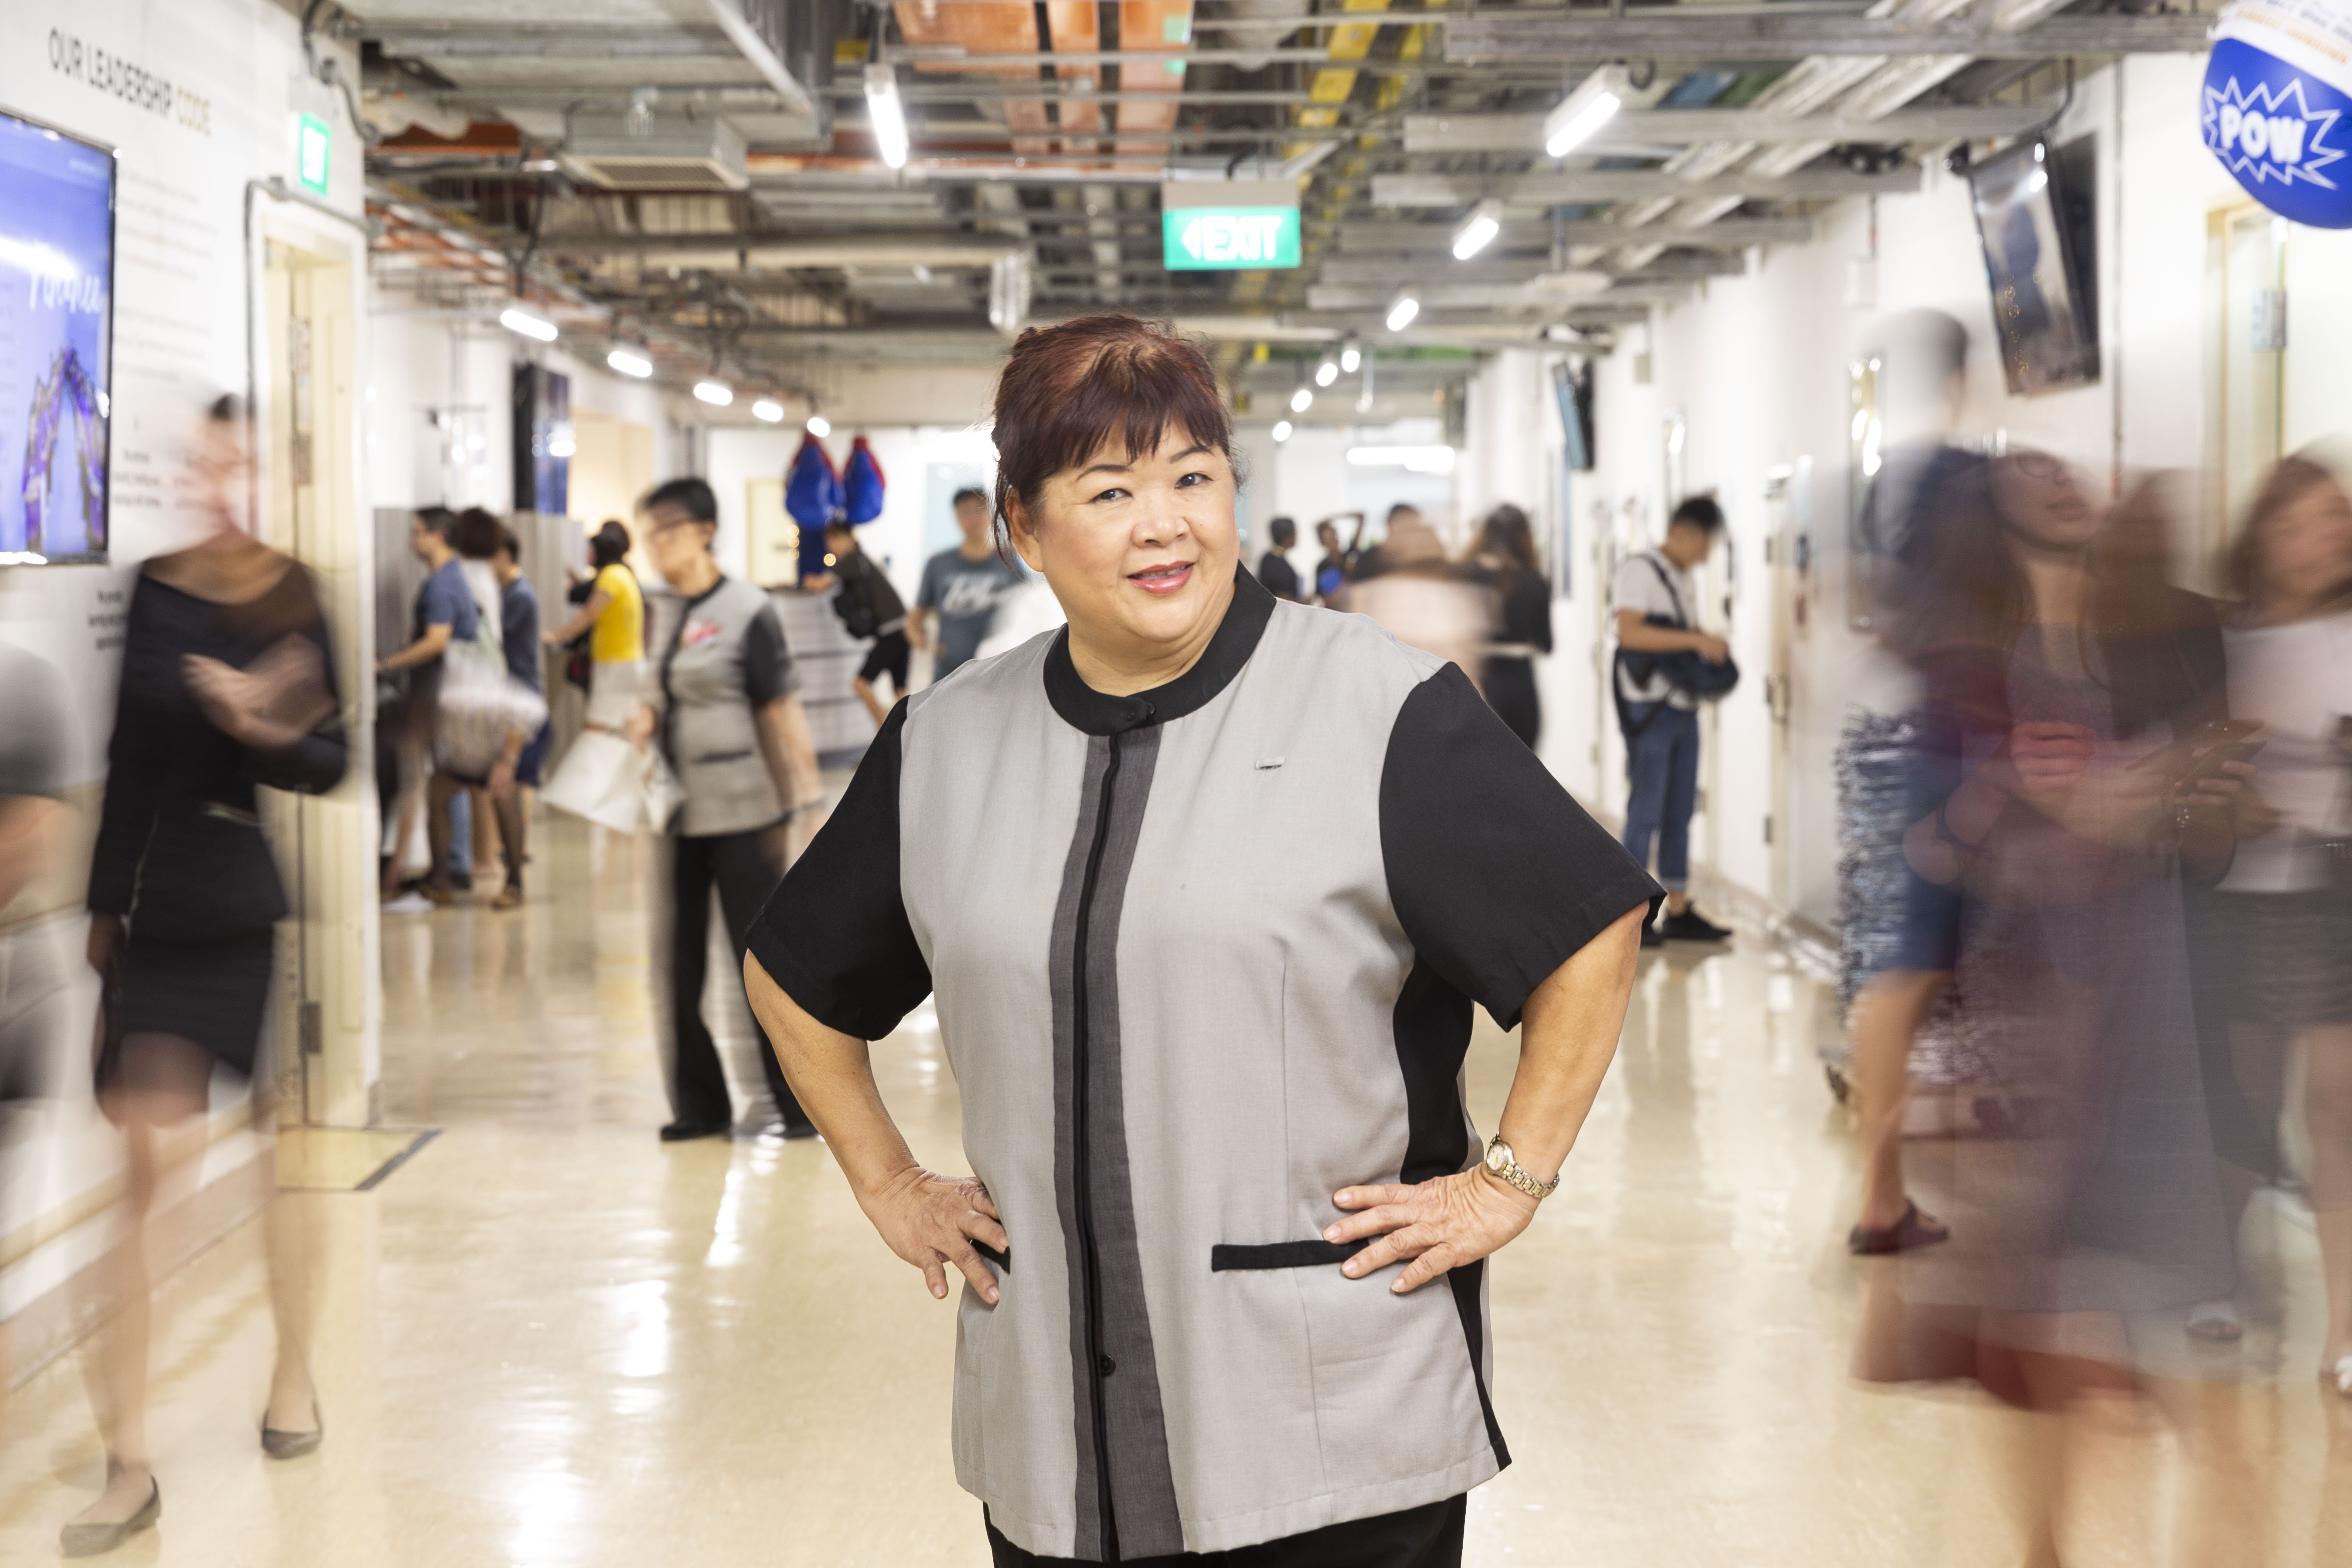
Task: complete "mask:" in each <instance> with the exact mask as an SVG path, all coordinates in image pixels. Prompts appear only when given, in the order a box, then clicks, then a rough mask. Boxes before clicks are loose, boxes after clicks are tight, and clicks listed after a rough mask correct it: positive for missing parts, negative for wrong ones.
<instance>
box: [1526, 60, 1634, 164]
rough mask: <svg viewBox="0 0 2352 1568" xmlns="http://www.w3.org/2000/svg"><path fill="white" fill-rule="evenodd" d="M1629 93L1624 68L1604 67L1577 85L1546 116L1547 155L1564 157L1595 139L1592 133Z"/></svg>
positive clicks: (1545, 147)
mask: <svg viewBox="0 0 2352 1568" xmlns="http://www.w3.org/2000/svg"><path fill="white" fill-rule="evenodd" d="M1628 90H1629V89H1628V88H1627V87H1626V85H1625V74H1624V68H1622V67H1621V66H1602V67H1601V68H1600V69H1598V70H1596V71H1594V72H1593V73H1592V74H1591V76H1589V77H1586V78H1585V79H1583V80H1582V81H1580V82H1579V83H1577V85H1576V90H1575V91H1574V92H1571V93H1570V94H1569V95H1568V96H1567V97H1566V98H1563V99H1561V100H1559V102H1558V103H1557V104H1554V105H1553V106H1552V110H1551V112H1550V113H1549V114H1547V115H1545V116H1544V155H1545V156H1546V157H1550V158H1565V157H1567V156H1568V154H1569V153H1572V152H1574V151H1575V150H1576V149H1577V148H1578V147H1580V146H1581V145H1583V144H1584V143H1585V142H1590V141H1591V140H1592V133H1593V132H1596V131H1598V130H1600V129H1601V127H1602V126H1604V125H1606V124H1608V123H1609V121H1610V117H1611V116H1612V115H1614V114H1615V113H1616V112H1617V110H1618V109H1619V108H1620V107H1622V105H1623V103H1624V101H1625V96H1624V95H1625V93H1626V92H1627V91H1628Z"/></svg>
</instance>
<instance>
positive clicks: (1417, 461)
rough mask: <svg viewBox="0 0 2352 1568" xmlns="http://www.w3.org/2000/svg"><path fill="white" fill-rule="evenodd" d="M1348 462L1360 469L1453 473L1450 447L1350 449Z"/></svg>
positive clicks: (1452, 450)
mask: <svg viewBox="0 0 2352 1568" xmlns="http://www.w3.org/2000/svg"><path fill="white" fill-rule="evenodd" d="M1348 461H1349V462H1350V463H1352V464H1354V465H1355V466H1356V467H1357V468H1402V469H1404V470H1405V471H1406V472H1408V473H1414V474H1450V473H1452V472H1453V471H1454V448H1453V447H1349V448H1348Z"/></svg>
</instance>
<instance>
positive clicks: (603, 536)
mask: <svg viewBox="0 0 2352 1568" xmlns="http://www.w3.org/2000/svg"><path fill="white" fill-rule="evenodd" d="M588 559H589V563H590V564H591V565H592V566H593V568H594V569H595V574H596V575H595V577H594V578H593V580H592V581H591V582H590V584H589V588H588V598H587V601H586V602H585V603H584V604H583V605H581V606H580V608H579V610H578V612H577V613H576V614H574V615H573V616H572V618H571V619H570V620H568V621H566V622H564V623H563V624H562V626H558V627H556V628H555V629H554V630H553V631H551V632H549V633H548V634H547V643H548V646H549V647H562V646H563V645H564V644H565V643H568V642H570V641H571V640H572V638H574V637H578V636H579V635H580V634H581V633H582V632H589V633H590V634H591V635H590V637H589V638H588V713H587V717H586V718H585V720H583V722H584V723H585V724H586V725H587V727H588V728H590V729H592V730H614V731H618V730H623V729H625V728H627V727H628V722H629V715H630V714H631V713H632V712H633V711H635V706H636V701H637V698H638V696H639V694H640V693H641V692H642V691H643V690H644V688H645V672H646V599H645V595H644V593H643V592H642V591H641V590H640V589H639V588H638V586H637V576H636V574H635V573H634V572H632V571H630V570H629V566H628V559H629V531H628V529H627V528H626V527H625V526H624V525H623V524H622V523H621V522H620V521H618V520H615V519H607V520H606V521H605V523H604V527H602V528H600V529H598V530H597V531H596V532H595V535H594V537H593V538H592V539H590V540H589V542H588ZM573 591H574V592H575V593H576V592H577V591H578V590H577V589H575V590H573Z"/></svg>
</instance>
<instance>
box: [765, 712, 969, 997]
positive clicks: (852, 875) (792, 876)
mask: <svg viewBox="0 0 2352 1568" xmlns="http://www.w3.org/2000/svg"><path fill="white" fill-rule="evenodd" d="M906 720H907V705H906V704H905V703H903V702H901V703H899V704H898V705H897V706H896V707H894V708H893V709H891V710H890V716H889V718H888V719H887V720H885V721H883V724H882V732H881V733H880V734H878V735H877V736H875V737H874V743H873V744H872V745H870V746H868V747H867V748H866V758H865V760H864V761H863V762H861V763H858V764H857V773H856V776H855V777H854V778H852V779H851V780H850V781H849V789H848V791H847V793H845V795H843V796H842V797H841V804H840V805H837V806H835V808H834V812H833V816H831V817H830V818H828V819H827V820H826V822H825V825H824V828H823V829H822V830H820V831H819V832H818V834H817V836H816V841H815V842H814V843H813V844H811V845H810V846H809V847H808V852H807V853H806V854H804V855H803V856H802V857H801V858H799V859H798V860H797V861H795V862H793V868H792V869H791V870H790V871H788V872H786V873H785V874H784V879H783V882H782V885H781V886H779V887H778V888H777V889H776V890H775V891H774V892H773V893H772V894H770V895H769V897H768V902H767V906H766V907H765V908H763V909H762V910H761V911H760V918H759V919H757V920H756V921H752V922H751V942H750V945H751V955H752V956H753V957H754V958H757V959H758V960H759V961H760V966H761V968H762V969H765V970H766V971H767V972H768V977H769V978H770V979H772V980H773V981H774V982H775V983H776V984H778V985H780V986H782V988H783V990H784V994H786V995H788V996H790V997H791V998H792V999H793V1001H795V1002H797V1003H799V1004H800V1005H801V1006H802V1007H803V1008H804V1009H805V1010H806V1011H807V1013H808V1015H809V1016H811V1017H813V1018H814V1019H815V1020H816V1021H817V1022H818V1023H820V1024H823V1025H824V1026H825V1027H827V1028H829V1029H838V1030H840V1031H841V1032H842V1033H843V1034H845V1035H855V1036H856V1037H858V1038H859V1039H861V1040H878V1039H880V1038H881V1037H883V1036H885V1035H887V1034H888V1033H889V1032H890V1031H891V1030H893V1029H895V1028H897V1027H898V1021H899V1020H900V1019H901V1018H904V1017H905V1016H907V1015H908V1013H910V1012H912V1011H913V1010H914V1008H915V1005H916V1004H918V1003H919V1002H920V1001H922V999H923V998H924V997H926V996H928V995H929V994H931V971H930V966H929V964H927V963H924V962H923V954H922V950H921V949H920V948H919V947H917V946H916V945H915V932H914V928H913V927H912V926H910V925H908V923H907V906H906V903H905V901H904V900H902V899H901V898H900V897H899V893H898V732H899V731H900V730H901V729H903V728H904V727H905V725H906Z"/></svg>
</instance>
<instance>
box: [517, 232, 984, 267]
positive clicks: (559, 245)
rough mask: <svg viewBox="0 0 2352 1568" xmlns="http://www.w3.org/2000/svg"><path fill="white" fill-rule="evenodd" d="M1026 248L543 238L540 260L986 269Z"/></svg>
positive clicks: (761, 238)
mask: <svg viewBox="0 0 2352 1568" xmlns="http://www.w3.org/2000/svg"><path fill="white" fill-rule="evenodd" d="M1022 248H1024V247H1022V246H1021V245H1020V243H1019V242H1018V241H1015V240H1012V239H1005V238H993V239H992V238H988V237H983V236H979V235H963V234H929V235H926V234H845V235H825V236H813V235H807V234H802V233H798V232H794V231H783V232H772V233H771V232H753V233H749V234H594V235H542V236H541V237H540V240H539V244H538V246H537V247H536V251H535V254H537V255H541V256H576V257H599V256H644V255H648V254H658V255H661V256H664V257H672V256H686V257H696V258H707V259H709V260H720V259H726V258H732V257H735V256H736V255H738V254H746V255H748V256H749V257H750V258H751V264H752V266H754V267H757V268H769V269H771V270H779V271H781V270H782V269H785V268H801V267H986V266H988V265H989V264H990V263H991V262H992V261H994V260H995V259H996V258H998V257H1000V256H1011V255H1013V253H1015V252H1016V251H1019V250H1021V249H1022Z"/></svg>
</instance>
